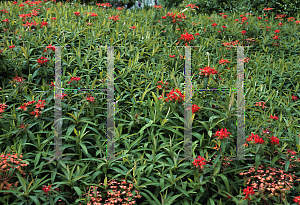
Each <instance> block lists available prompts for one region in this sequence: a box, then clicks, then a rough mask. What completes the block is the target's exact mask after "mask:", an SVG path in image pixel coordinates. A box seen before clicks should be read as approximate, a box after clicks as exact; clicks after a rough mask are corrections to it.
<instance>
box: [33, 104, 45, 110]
mask: <svg viewBox="0 0 300 205" xmlns="http://www.w3.org/2000/svg"><path fill="white" fill-rule="evenodd" d="M35 107H36V108H37V109H38V108H43V109H44V108H45V105H44V103H42V104H40V103H38V104H36V105H35Z"/></svg>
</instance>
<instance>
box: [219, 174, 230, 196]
mask: <svg viewBox="0 0 300 205" xmlns="http://www.w3.org/2000/svg"><path fill="white" fill-rule="evenodd" d="M219 176H220V177H221V178H222V179H223V181H224V183H225V186H226V189H227V191H228V192H230V186H229V182H228V179H227V177H226V176H225V175H223V174H219Z"/></svg>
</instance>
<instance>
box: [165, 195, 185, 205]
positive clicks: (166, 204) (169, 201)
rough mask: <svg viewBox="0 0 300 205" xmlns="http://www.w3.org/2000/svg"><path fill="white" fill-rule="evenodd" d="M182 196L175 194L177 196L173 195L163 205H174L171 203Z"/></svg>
mask: <svg viewBox="0 0 300 205" xmlns="http://www.w3.org/2000/svg"><path fill="white" fill-rule="evenodd" d="M181 195H182V194H177V195H175V196H172V197H171V198H170V199H169V200H168V202H167V203H165V205H172V204H174V203H173V202H174V201H175V200H176V199H177V198H178V197H180V196H181Z"/></svg>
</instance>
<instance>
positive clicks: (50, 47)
mask: <svg viewBox="0 0 300 205" xmlns="http://www.w3.org/2000/svg"><path fill="white" fill-rule="evenodd" d="M48 48H49V49H51V50H53V51H55V46H52V45H51V44H50V45H49V46H47V47H46V49H48Z"/></svg>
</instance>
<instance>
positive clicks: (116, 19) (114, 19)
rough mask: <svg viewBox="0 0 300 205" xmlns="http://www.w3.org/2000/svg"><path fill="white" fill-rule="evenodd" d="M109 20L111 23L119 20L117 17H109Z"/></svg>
mask: <svg viewBox="0 0 300 205" xmlns="http://www.w3.org/2000/svg"><path fill="white" fill-rule="evenodd" d="M110 19H112V20H113V21H118V20H120V19H119V15H116V16H112V17H109V20H110Z"/></svg>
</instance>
